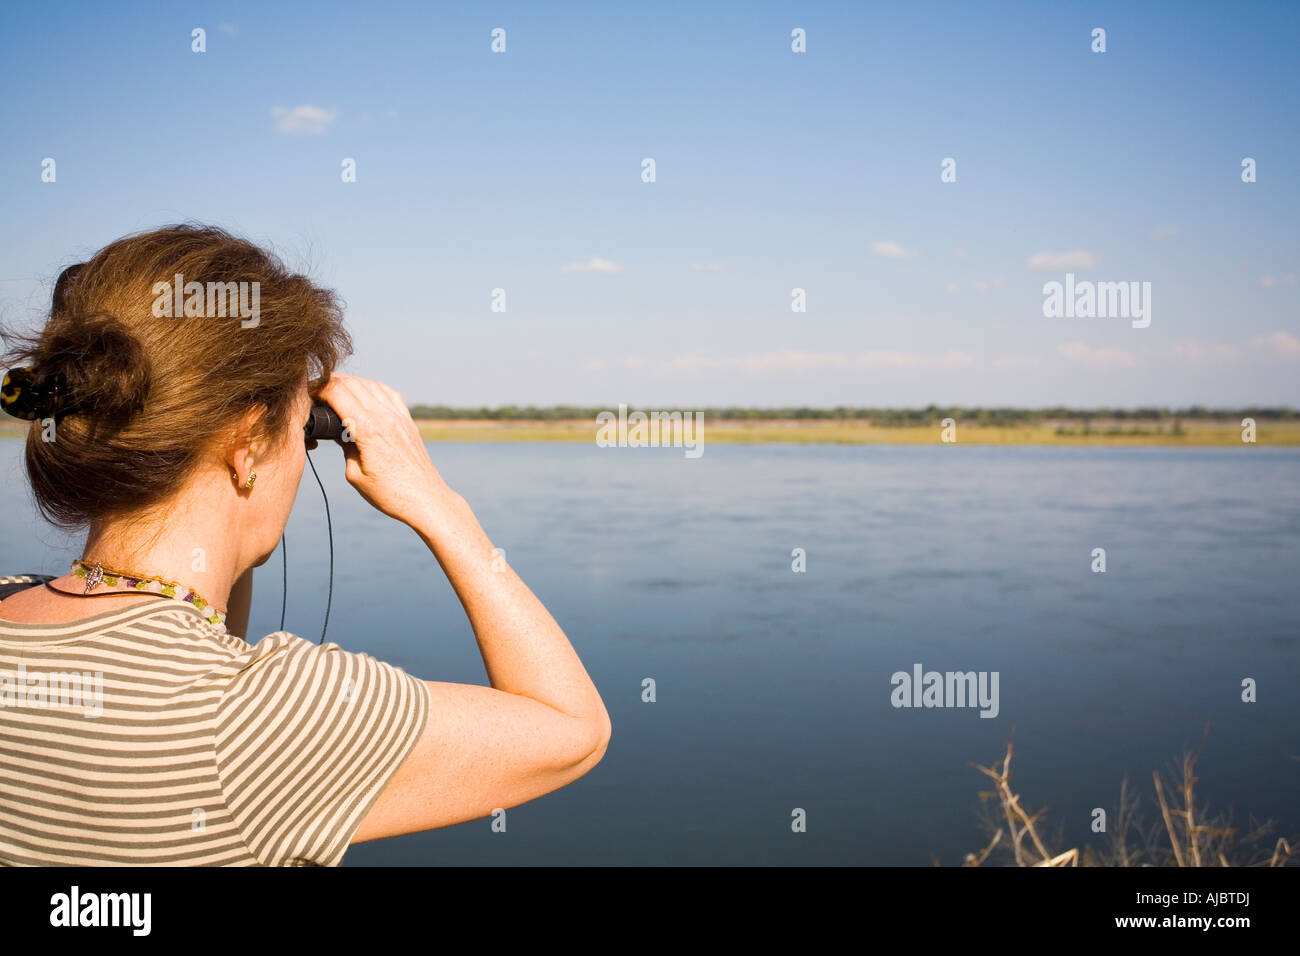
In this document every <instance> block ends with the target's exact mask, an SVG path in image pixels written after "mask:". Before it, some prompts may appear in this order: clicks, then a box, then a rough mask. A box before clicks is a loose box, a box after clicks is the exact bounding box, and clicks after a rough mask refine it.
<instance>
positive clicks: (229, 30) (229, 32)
mask: <svg viewBox="0 0 1300 956" xmlns="http://www.w3.org/2000/svg"><path fill="white" fill-rule="evenodd" d="M217 29H218V30H220V31H221V32H222V33H224V34H225V35H226V36H228V37H237V36H239V27H237V26H235V25H234V24H233V23H218V24H217Z"/></svg>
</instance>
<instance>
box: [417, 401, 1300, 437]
mask: <svg viewBox="0 0 1300 956" xmlns="http://www.w3.org/2000/svg"><path fill="white" fill-rule="evenodd" d="M677 407H679V406H676V405H672V404H666V405H665V404H661V405H655V404H647V405H629V409H630V410H635V409H643V410H648V409H652V408H653V409H672V408H677ZM617 409H618V406H617V405H606V406H604V407H597V406H590V407H588V406H582V405H547V406H536V405H522V406H521V405H502V406H499V407H497V408H455V407H452V406H448V405H414V406H412V407H411V415H412V416H413V417H415V418H419V419H429V420H437V421H534V422H549V421H576V420H594V419H595V417H596V415H597V414H598V413H599V412H603V411H616V410H617ZM690 411H702V412H704V417H705V420H706V421H710V422H717V421H737V422H743V421H854V422H869V423H870V424H871V425H872V426H874V427H876V428H908V427H916V426H927V427H928V426H929V425H931V424H933V423H934V422H938V421H941V420H942V419H945V418H952V419H955V420H957V421H965V422H970V423H973V424H976V425H979V426H981V427H985V428H1009V427H1024V426H1032V425H1038V424H1040V423H1043V422H1077V423H1080V424H1081V426H1082V427H1083V429H1084V433H1085V434H1086V433H1088V432H1090V431H1091V430H1092V427H1091V426H1092V423H1093V422H1106V423H1108V424H1109V423H1115V422H1154V423H1160V424H1165V423H1173V428H1174V431H1173V433H1174V434H1181V433H1182V432H1181V431H1180V429H1181V428H1182V425H1181V423H1180V420H1181V419H1194V420H1197V421H1203V422H1209V421H1213V422H1221V423H1229V422H1231V423H1234V424H1235V423H1239V422H1240V421H1241V420H1242V419H1243V418H1253V419H1255V421H1257V422H1265V421H1293V420H1297V419H1300V411H1297V410H1295V409H1292V408H1261V407H1258V406H1250V407H1248V408H1236V409H1233V408H1205V407H1202V406H1200V405H1193V406H1191V407H1190V408H1179V409H1169V408H1154V407H1152V408H1093V409H1077V408H1063V407H1055V408H1005V407H1003V408H983V407H979V406H977V407H963V406H960V405H949V406H942V405H928V406H926V407H925V408H856V407H848V406H843V405H842V406H839V407H837V408H806V407H787V408H742V407H738V406H725V407H719V408H703V409H699V408H691V409H690Z"/></svg>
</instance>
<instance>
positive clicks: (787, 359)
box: [668, 349, 974, 372]
mask: <svg viewBox="0 0 1300 956" xmlns="http://www.w3.org/2000/svg"><path fill="white" fill-rule="evenodd" d="M973 362H974V359H973V358H972V357H971V356H969V355H967V354H966V353H965V352H959V351H957V350H956V349H949V350H948V351H946V352H896V351H891V350H888V349H875V350H872V351H867V352H859V353H858V354H857V355H846V354H843V353H840V352H804V351H799V350H796V349H785V350H782V351H779V352H764V353H759V354H755V355H737V356H730V357H726V358H718V359H710V358H706V357H704V356H702V355H695V354H690V355H679V356H677V357H676V358H674V359H672V360H671V361H670V362H669V363H668V365H669V367H670V368H675V369H679V370H684V371H695V370H699V369H712V368H738V369H741V370H743V371H746V372H770V371H807V370H809V369H824V368H842V369H868V368H954V367H957V366H964V365H970V364H972V363H973Z"/></svg>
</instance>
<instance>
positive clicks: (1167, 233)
mask: <svg viewBox="0 0 1300 956" xmlns="http://www.w3.org/2000/svg"><path fill="white" fill-rule="evenodd" d="M1148 235H1149V236H1150V238H1151V241H1152V242H1164V241H1165V240H1166V239H1172V238H1173V237H1174V236H1176V235H1178V227H1177V226H1156V227H1155V228H1154V229H1152V230H1151V232H1150V233H1148Z"/></svg>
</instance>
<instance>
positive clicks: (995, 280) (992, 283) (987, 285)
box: [974, 276, 1006, 292]
mask: <svg viewBox="0 0 1300 956" xmlns="http://www.w3.org/2000/svg"><path fill="white" fill-rule="evenodd" d="M974 285H975V291H976V292H993V291H994V290H996V289H1001V288H1002V287H1003V286H1004V285H1006V282H1004V281H1003V280H1002V276H993V277H992V278H991V279H976V280H975V283H974Z"/></svg>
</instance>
